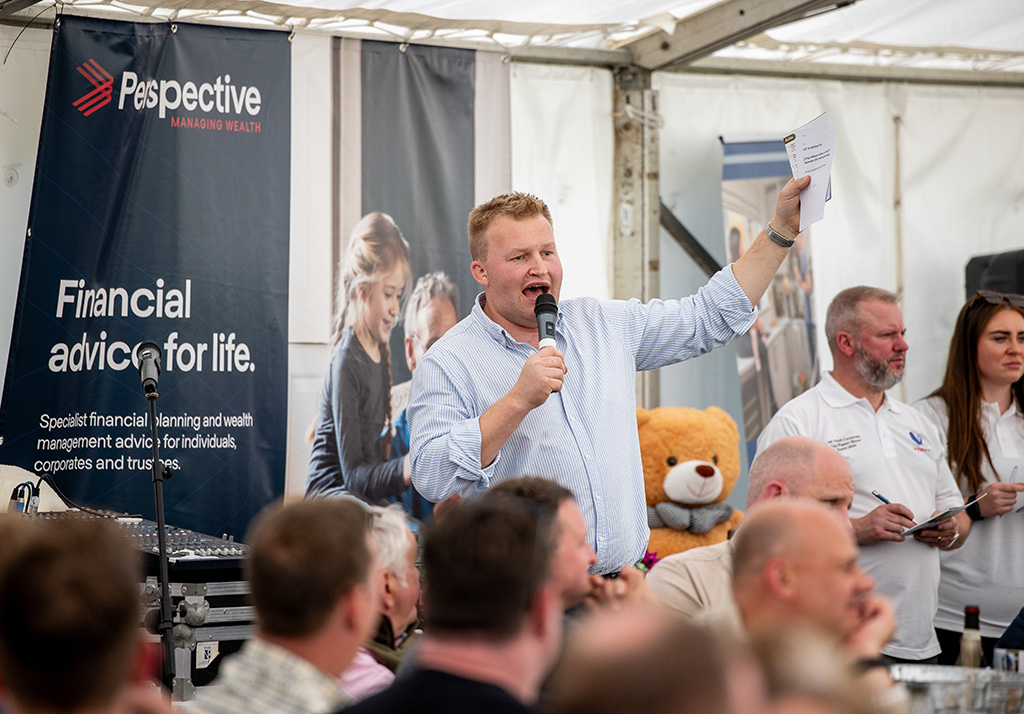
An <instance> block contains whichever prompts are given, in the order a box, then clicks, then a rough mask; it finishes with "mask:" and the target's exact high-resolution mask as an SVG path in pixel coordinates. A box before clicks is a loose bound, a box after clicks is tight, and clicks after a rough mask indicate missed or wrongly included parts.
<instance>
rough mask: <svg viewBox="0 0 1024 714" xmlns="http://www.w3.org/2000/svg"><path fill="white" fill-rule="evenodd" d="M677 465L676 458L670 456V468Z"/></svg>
mask: <svg viewBox="0 0 1024 714" xmlns="http://www.w3.org/2000/svg"><path fill="white" fill-rule="evenodd" d="M676 463H677V462H676V457H675V456H669V457H668V465H669V466H675V465H676Z"/></svg>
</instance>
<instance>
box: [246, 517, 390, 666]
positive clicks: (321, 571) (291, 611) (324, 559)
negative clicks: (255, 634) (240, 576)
mask: <svg viewBox="0 0 1024 714" xmlns="http://www.w3.org/2000/svg"><path fill="white" fill-rule="evenodd" d="M369 518H370V517H369V515H368V514H367V511H366V509H365V507H364V506H363V505H361V504H360V503H359V502H358V501H356V500H355V499H347V498H337V499H321V500H312V501H299V502H296V503H291V504H287V505H272V506H268V507H267V508H265V509H264V510H263V512H262V513H260V514H259V516H257V518H256V520H255V521H254V522H253V525H252V526H251V527H250V529H249V535H248V536H247V541H248V543H249V555H248V558H247V559H246V563H245V576H246V579H247V580H248V582H249V587H250V589H251V591H252V601H253V605H254V606H255V609H256V621H257V626H258V628H259V632H260V634H262V635H264V636H269V637H271V638H274V639H278V640H280V639H284V640H302V639H304V638H312V637H314V636H316V635H318V634H319V633H320V632H321V631H322V630H323V628H324V627H325V626H326V625H327V623H328V622H329V621H330V620H331V619H332V617H333V616H334V614H335V612H336V609H337V608H338V606H339V603H340V602H341V601H342V600H348V599H350V598H351V599H352V600H353V601H354V603H355V606H354V610H355V611H356V612H355V614H354V615H353V616H352V617H350V618H348V619H349V623H347V625H348V626H349V627H350V628H351V630H352V638H353V639H357V640H358V642H360V643H361V642H363V641H364V640H365V639H366V638H367V636H368V635H369V634H370V632H371V630H372V628H373V627H375V626H376V625H377V624H378V622H379V619H378V612H379V610H378V609H377V605H378V603H377V593H376V587H375V583H374V584H372V585H371V583H370V581H371V578H372V577H373V578H375V573H374V568H375V567H376V565H375V555H374V553H373V551H372V547H373V546H372V545H371V540H370V534H369ZM366 602H368V603H369V605H368V606H367V607H366V608H363V607H362V605H363V604H365V603H366ZM364 609H365V610H367V612H365V613H364V612H363V610H364ZM354 653H355V649H353V654H354Z"/></svg>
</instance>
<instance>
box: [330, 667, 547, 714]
mask: <svg viewBox="0 0 1024 714" xmlns="http://www.w3.org/2000/svg"><path fill="white" fill-rule="evenodd" d="M535 712H536V710H535V709H532V708H531V707H528V706H526V705H525V704H523V703H522V702H520V701H519V700H518V699H516V698H515V697H513V696H512V695H511V694H509V693H508V692H506V691H505V690H504V689H502V688H501V687H497V686H495V685H493V684H485V683H483V682H477V681H474V680H471V679H463V678H462V677H456V676H455V675H452V674H445V673H444V672H438V671H435V670H429V669H416V670H414V671H412V672H410V673H409V674H408V675H407V676H403V677H400V678H399V679H397V680H395V683H394V684H392V685H391V687H390V688H388V689H385V690H384V691H383V692H380V693H379V694H375V695H373V696H372V697H369V698H368V699H364V700H363V701H361V702H359V703H358V704H354V705H353V706H351V707H349V708H347V709H345V710H344V712H343V713H342V714H535Z"/></svg>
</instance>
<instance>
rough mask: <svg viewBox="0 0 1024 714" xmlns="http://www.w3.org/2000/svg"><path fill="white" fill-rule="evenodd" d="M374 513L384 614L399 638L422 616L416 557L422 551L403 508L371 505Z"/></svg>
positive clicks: (373, 532)
mask: <svg viewBox="0 0 1024 714" xmlns="http://www.w3.org/2000/svg"><path fill="white" fill-rule="evenodd" d="M370 513H371V514H372V525H371V527H370V532H371V533H372V534H373V539H374V541H375V542H376V544H377V565H378V566H379V568H380V569H379V571H378V572H379V574H380V580H381V583H380V600H381V612H382V615H383V617H386V618H388V619H389V620H390V621H391V628H392V631H393V632H394V633H395V634H396V635H398V634H400V633H402V632H405V630H406V629H407V628H408V627H409V625H412V624H413V623H414V622H416V619H417V617H418V610H417V608H418V605H419V601H420V571H419V570H418V569H417V568H416V556H417V554H418V553H419V549H418V547H417V545H416V537H415V536H414V535H413V534H412V530H410V528H409V525H408V523H407V521H406V517H405V511H403V510H402V507H401V506H400V505H398V504H396V503H393V504H391V505H390V506H387V507H386V508H382V507H380V506H370Z"/></svg>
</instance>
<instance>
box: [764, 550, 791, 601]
mask: <svg viewBox="0 0 1024 714" xmlns="http://www.w3.org/2000/svg"><path fill="white" fill-rule="evenodd" d="M762 576H763V578H764V584H765V587H767V588H768V590H769V592H771V593H772V594H773V595H775V596H776V597H778V598H779V599H781V600H789V599H790V598H791V597H792V592H793V573H792V570H791V569H790V566H789V562H787V561H786V560H784V559H782V558H772V559H770V560H769V561H768V562H767V563H766V564H765V566H764V570H763V572H762Z"/></svg>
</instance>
